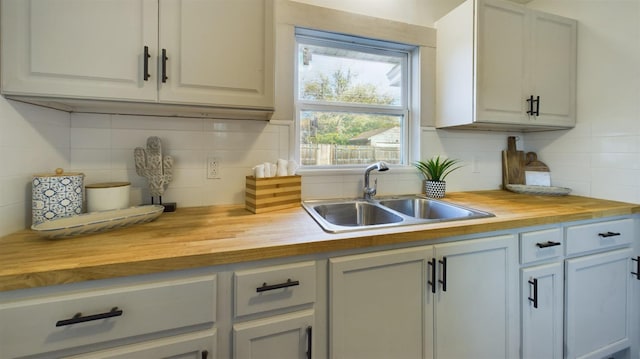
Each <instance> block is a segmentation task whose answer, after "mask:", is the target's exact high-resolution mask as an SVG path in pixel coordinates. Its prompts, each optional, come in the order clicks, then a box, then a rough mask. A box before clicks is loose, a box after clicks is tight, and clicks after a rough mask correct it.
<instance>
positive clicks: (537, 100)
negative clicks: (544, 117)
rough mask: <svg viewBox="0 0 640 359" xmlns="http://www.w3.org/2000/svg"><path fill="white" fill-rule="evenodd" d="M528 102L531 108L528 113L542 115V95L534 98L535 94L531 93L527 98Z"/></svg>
mask: <svg viewBox="0 0 640 359" xmlns="http://www.w3.org/2000/svg"><path fill="white" fill-rule="evenodd" d="M527 102H528V103H529V110H527V114H528V115H531V116H540V96H536V98H535V99H534V98H533V95H531V96H529V98H528V99H527ZM533 105H535V106H536V109H535V110H534V109H533Z"/></svg>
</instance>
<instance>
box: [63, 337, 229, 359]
mask: <svg viewBox="0 0 640 359" xmlns="http://www.w3.org/2000/svg"><path fill="white" fill-rule="evenodd" d="M216 342H217V336H216V331H215V330H212V331H205V332H201V333H195V334H185V335H177V336H173V337H169V338H165V339H159V340H152V341H148V342H144V343H141V344H133V345H129V346H123V347H118V348H115V349H107V350H103V351H97V352H92V353H89V354H82V355H77V356H72V357H69V358H68V359H95V358H101V359H148V358H158V359H175V358H180V359H216V357H217V356H216V348H217V346H216Z"/></svg>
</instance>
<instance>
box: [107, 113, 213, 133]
mask: <svg viewBox="0 0 640 359" xmlns="http://www.w3.org/2000/svg"><path fill="white" fill-rule="evenodd" d="M111 123H112V124H111V127H112V128H114V129H116V128H117V129H131V130H148V131H162V130H164V131H194V132H202V131H203V130H204V125H203V119H201V118H184V117H160V116H133V115H113V116H112V118H111Z"/></svg>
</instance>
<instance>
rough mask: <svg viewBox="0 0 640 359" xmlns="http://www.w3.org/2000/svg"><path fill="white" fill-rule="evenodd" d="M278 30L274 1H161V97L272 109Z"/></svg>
mask: <svg viewBox="0 0 640 359" xmlns="http://www.w3.org/2000/svg"><path fill="white" fill-rule="evenodd" d="M273 33H274V27H273V2H272V0H251V1H250V0H182V1H179V0H160V36H159V38H160V48H161V50H160V52H161V51H162V49H164V50H165V51H166V57H167V58H168V59H167V60H166V77H167V79H166V80H164V81H161V82H160V93H159V97H160V102H165V103H188V104H203V105H209V104H216V105H223V106H224V105H226V106H249V107H263V108H264V107H270V108H272V107H273V92H274V80H273V76H274V42H273V37H274V36H273ZM161 57H162V56H161ZM159 66H160V68H162V59H161V60H160V64H159ZM160 72H162V71H160Z"/></svg>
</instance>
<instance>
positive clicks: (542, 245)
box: [536, 241, 562, 248]
mask: <svg viewBox="0 0 640 359" xmlns="http://www.w3.org/2000/svg"><path fill="white" fill-rule="evenodd" d="M561 244H562V243H560V242H552V241H546V242H544V243H536V246H538V247H539V248H547V247H555V246H559V245H561Z"/></svg>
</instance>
